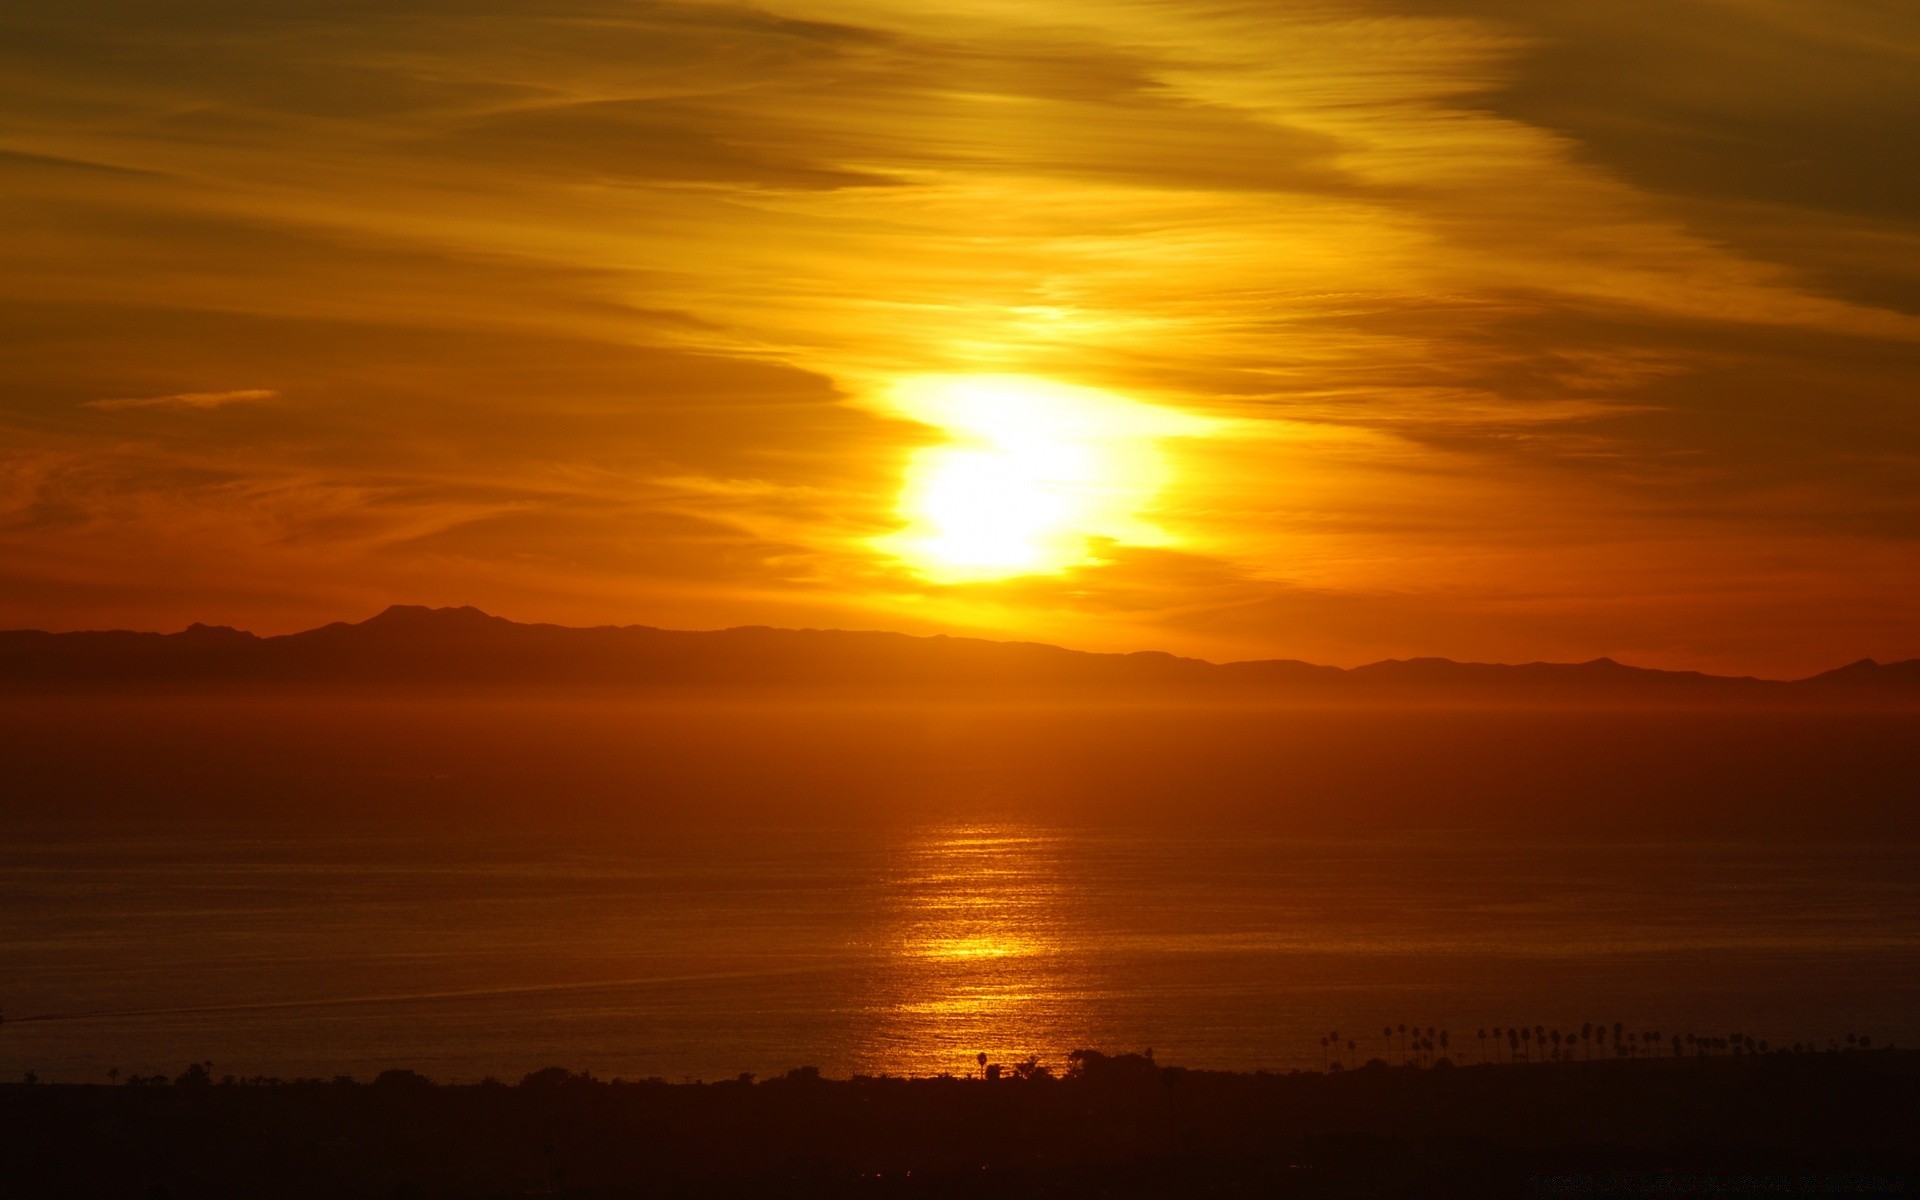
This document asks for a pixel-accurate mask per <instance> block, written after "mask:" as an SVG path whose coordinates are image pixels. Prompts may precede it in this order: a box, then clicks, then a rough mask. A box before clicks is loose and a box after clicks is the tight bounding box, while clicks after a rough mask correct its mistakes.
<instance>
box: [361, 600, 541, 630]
mask: <svg viewBox="0 0 1920 1200" xmlns="http://www.w3.org/2000/svg"><path fill="white" fill-rule="evenodd" d="M504 619H505V618H502V617H496V616H494V615H493V614H491V613H487V612H482V611H481V610H480V609H477V608H475V607H474V606H473V605H471V604H462V605H461V606H459V607H458V608H429V607H427V606H426V605H424V604H389V605H388V606H387V607H385V608H384V609H381V610H380V611H379V612H378V613H376V614H374V615H373V616H371V617H368V618H367V619H366V620H364V621H362V622H360V624H361V625H362V626H367V625H372V626H374V627H376V628H378V627H383V626H396V625H408V626H421V625H429V624H431V625H436V626H447V625H455V624H460V625H479V624H482V623H490V622H494V621H503V620H504Z"/></svg>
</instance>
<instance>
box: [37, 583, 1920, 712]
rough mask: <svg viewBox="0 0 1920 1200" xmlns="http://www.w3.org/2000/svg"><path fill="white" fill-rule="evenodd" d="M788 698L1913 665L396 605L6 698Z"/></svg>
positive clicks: (1882, 688)
mask: <svg viewBox="0 0 1920 1200" xmlns="http://www.w3.org/2000/svg"><path fill="white" fill-rule="evenodd" d="M236 685H237V686H276V687H277V686H356V687H380V688H388V687H409V686H413V687H423V686H424V687H484V688H498V687H516V686H518V687H526V686H532V687H546V686H581V685H590V686H616V687H642V688H644V687H656V688H657V687H671V688H756V687H759V688H778V689H806V690H819V689H826V690H854V691H871V690H881V691H888V690H901V689H910V690H913V691H915V692H932V693H934V694H936V695H941V694H952V695H955V696H980V695H992V696H1001V697H1012V698H1019V697H1027V696H1042V695H1044V696H1049V697H1057V696H1062V695H1070V696H1079V697H1085V698H1099V699H1105V698H1115V699H1139V698H1153V697H1178V698H1185V699H1195V700H1206V699H1221V700H1265V699H1271V700H1277V701H1303V702H1308V701H1310V702H1334V703H1340V702H1376V701H1389V702H1394V701H1407V702H1447V701H1452V700H1460V701H1466V702H1501V701H1512V702H1518V703H1539V702H1546V703H1586V702H1592V703H1604V704H1615V703H1634V704H1639V703H1646V704H1666V703H1673V704H1686V705H1698V704H1706V705H1714V704H1722V703H1726V704H1735V705H1746V704H1760V705H1775V704H1779V705H1788V706H1801V705H1808V706H1827V705H1834V704H1838V705H1842V706H1852V705H1864V706H1872V707H1885V706H1891V707H1908V706H1910V705H1920V659H1914V660H1908V661H1905V662H1897V663H1890V664H1882V663H1876V662H1874V661H1872V660H1871V659H1863V660H1861V661H1859V662H1856V663H1852V664H1850V665H1848V666H1844V667H1840V668H1838V669H1836V670H1832V671H1827V672H1825V673H1823V674H1820V675H1815V676H1812V677H1810V678H1806V679H1797V680H1770V679H1757V678H1752V677H1731V676H1720V675H1706V674H1701V673H1699V672H1694V671H1661V670H1652V669H1648V668H1642V667H1630V666H1625V665H1623V664H1621V663H1617V662H1615V661H1613V660H1612V659H1608V658H1600V659H1595V660H1593V661H1591V662H1583V663H1544V662H1535V663H1525V664H1499V663H1462V662H1454V661H1451V660H1449V659H1443V658H1414V659H1390V660H1387V661H1384V662H1377V663H1370V664H1368V665H1366V666H1361V667H1354V668H1351V669H1345V668H1340V667H1330V666H1320V665H1316V664H1313V663H1307V662H1299V661H1294V660H1284V659H1272V660H1261V661H1251V662H1232V663H1212V662H1206V661H1203V660H1200V659H1194V658H1181V657H1177V656H1175V655H1172V654H1166V653H1161V652H1157V651H1141V652H1137V653H1132V654H1096V653H1087V652H1083V651H1076V650H1067V649H1063V648H1061V647H1058V646H1049V645H1043V644H1039V643H1034V642H997V641H989V640H985V639H979V638H963V637H948V636H932V637H920V636H912V635H908V634H902V633H883V632H855V631H845V630H820V629H771V628H766V627H762V626H748V627H742V628H736V629H724V630H714V631H704V632H694V631H685V630H672V629H655V628H651V627H648V626H642V625H629V626H597V627H593V628H572V627H567V626H560V625H529V624H520V623H518V622H514V621H509V620H506V619H504V618H502V617H496V616H491V615H489V614H487V613H484V612H481V611H480V610H479V609H476V608H471V607H462V608H424V607H420V606H415V605H394V606H393V607H391V608H388V609H387V610H386V611H384V612H382V613H380V614H379V615H378V616H375V617H372V618H370V619H368V620H365V621H361V622H358V623H348V622H335V623H333V624H330V625H324V626H321V627H320V628H318V629H309V630H306V631H304V632H301V633H293V634H286V635H282V636H275V637H259V636H256V635H254V634H252V633H247V632H244V631H242V630H237V629H232V628H228V627H225V626H209V625H199V624H196V625H193V626H191V627H190V628H188V629H186V630H184V631H182V632H180V633H172V634H161V633H138V632H129V631H124V630H115V631H105V632H85V633H47V632H43V631H40V630H11V631H0V687H4V688H7V689H8V690H14V691H19V690H23V689H25V690H43V689H56V690H71V689H98V688H118V687H129V686H132V687H152V686H170V687H180V686H191V687H204V686H236Z"/></svg>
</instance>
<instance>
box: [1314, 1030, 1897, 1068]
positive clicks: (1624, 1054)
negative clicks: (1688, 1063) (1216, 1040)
mask: <svg viewBox="0 0 1920 1200" xmlns="http://www.w3.org/2000/svg"><path fill="white" fill-rule="evenodd" d="M1473 1038H1474V1046H1475V1047H1476V1049H1475V1050H1474V1052H1473V1054H1474V1057H1473V1058H1472V1060H1471V1061H1473V1062H1478V1063H1515V1064H1518V1063H1547V1062H1556V1063H1557V1062H1591V1061H1593V1060H1594V1059H1605V1058H1666V1057H1671V1058H1689V1057H1693V1058H1704V1057H1707V1056H1708V1055H1715V1054H1726V1055H1743V1054H1814V1053H1820V1052H1823V1051H1824V1052H1831V1053H1837V1052H1840V1051H1843V1050H1871V1049H1874V1048H1875V1043H1874V1041H1873V1039H1872V1037H1870V1036H1869V1035H1867V1034H1864V1033H1848V1034H1846V1035H1844V1042H1843V1040H1842V1038H1841V1037H1838V1036H1835V1037H1828V1038H1826V1039H1825V1040H1824V1041H1822V1040H1820V1039H1807V1040H1803V1041H1796V1042H1791V1043H1781V1044H1779V1045H1775V1044H1774V1043H1773V1042H1771V1041H1769V1040H1768V1039H1766V1038H1755V1037H1753V1036H1752V1035H1751V1034H1746V1033H1741V1032H1740V1031H1738V1030H1735V1031H1733V1032H1730V1033H1726V1034H1701V1033H1694V1032H1693V1031H1691V1030H1689V1031H1688V1032H1686V1033H1673V1034H1669V1033H1666V1032H1663V1031H1662V1030H1658V1029H1638V1030H1636V1029H1629V1028H1627V1026H1626V1023H1625V1022H1623V1021H1615V1022H1613V1023H1612V1024H1610V1025H1609V1024H1608V1023H1606V1022H1604V1021H1583V1022H1581V1024H1580V1027H1579V1028H1578V1029H1574V1028H1567V1029H1564V1030H1563V1029H1561V1028H1559V1027H1558V1026H1554V1027H1548V1026H1546V1025H1491V1026H1481V1027H1479V1028H1477V1029H1475V1030H1474V1033H1473ZM1379 1045H1380V1051H1381V1052H1380V1053H1379V1054H1377V1055H1375V1056H1373V1058H1372V1059H1371V1061H1372V1062H1378V1063H1381V1064H1383V1065H1386V1066H1395V1065H1398V1066H1406V1067H1435V1066H1439V1065H1441V1064H1443V1063H1444V1064H1445V1065H1447V1066H1460V1065H1463V1064H1462V1063H1460V1062H1457V1061H1455V1059H1454V1056H1453V1055H1454V1038H1453V1033H1452V1031H1451V1030H1448V1029H1440V1028H1436V1027H1434V1026H1431V1025H1429V1026H1426V1027H1424V1028H1422V1027H1421V1026H1419V1025H1385V1026H1382V1027H1381V1029H1380V1042H1379ZM1879 1048H1881V1049H1887V1050H1891V1049H1894V1046H1893V1044H1892V1043H1890V1042H1888V1043H1882V1044H1881V1045H1880V1047H1879ZM1360 1053H1361V1046H1360V1043H1359V1041H1358V1039H1354V1038H1347V1039H1345V1040H1343V1039H1342V1038H1341V1036H1340V1031H1339V1030H1337V1029H1330V1030H1328V1031H1327V1032H1326V1033H1324V1034H1322V1035H1320V1056H1321V1066H1322V1068H1323V1069H1325V1070H1329V1071H1341V1070H1347V1069H1349V1068H1350V1067H1353V1066H1359V1065H1361V1064H1360V1061H1359V1056H1360Z"/></svg>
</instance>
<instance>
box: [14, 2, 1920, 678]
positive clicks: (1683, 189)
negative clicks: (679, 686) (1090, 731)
mask: <svg viewBox="0 0 1920 1200" xmlns="http://www.w3.org/2000/svg"><path fill="white" fill-rule="evenodd" d="M1916 126H1920V8H1916V7H1915V6H1913V5H1910V4H1905V3H1894V2H1889V0H1834V2H1832V3H1826V4H1822V5H1819V6H1809V5H1807V4H1804V3H1796V2H1793V0H1669V2H1666V3H1658V4H1656V3H1652V2H1651V0H1636V2H1633V3H1627V2H1624V0H1566V2H1564V3H1555V4H1550V5H1549V4H1538V3H1528V2H1522V0H1400V2H1382V3H1362V2H1359V0H1300V2H1298V3H1284V2H1274V0H1260V2H1257V3H1256V2H1252V0H1082V2H1078V3H1047V2H1046V0H1023V2H1020V3H1015V2H1013V0H929V2H927V3H916V4H911V5H906V4H897V3H881V2H880V0H792V2H770V3H763V4H759V5H754V6H747V5H733V4H703V3H648V2H643V0H560V2H558V3H549V2H545V0H542V2H539V3H535V2H534V0H381V2H379V3H371V2H353V0H325V2H323V0H248V2H246V3H241V2H239V0H178V2H175V3H168V4H153V3H150V2H144V0H62V2H60V3H57V4H56V3H53V2H52V0H23V2H22V3H16V4H12V5H9V6H7V7H6V9H5V10H4V11H3V12H0V208H3V211H4V215H5V221H4V223H0V625H4V626H39V627H44V628H61V629H72V628H98V627H103V626H127V627H137V628H160V629H171V628H178V627H180V626H182V625H184V624H186V623H187V622H189V621H194V620H205V621H211V622H220V623H229V624H235V625H240V626H243V627H247V628H252V629H255V630H258V631H261V632H275V631H285V630H290V629H295V628H300V627H305V626H309V625H313V624H318V623H321V622H323V621H327V620H333V619H339V618H354V619H357V618H359V617H362V616H365V615H368V614H370V613H372V612H373V611H376V610H377V609H379V608H381V607H383V606H384V605H386V604H388V603H390V602H412V603H428V604H476V605H479V606H481V607H483V608H486V609H488V610H490V611H494V612H498V613H500V614H502V615H505V616H510V617H514V618H516V619H522V620H554V621H562V622H568V623H602V622H618V623H628V622H639V623H647V624H661V625H672V626H681V627H696V628H706V627H715V626H724V625H732V624H742V623H765V624H777V625H833V626H845V627H861V628H897V629H907V630H913V631H930V630H955V631H962V630H964V631H970V632H981V633H986V634H988V635H991V636H1015V637H1021V638H1033V639H1038V640H1046V641H1054V642H1059V643H1063V644H1068V645H1074V646H1083V647H1090V648H1129V649H1130V648H1141V647H1155V648H1165V649H1171V650H1176V651H1183V652H1188V653H1195V654H1201V655H1204V656H1207V657H1213V658H1244V657H1268V656H1280V657H1299V658H1307V659H1312V660H1316V661H1322V662H1334V663H1341V664H1351V663H1356V662H1362V661H1368V660H1371V659H1377V658H1382V657H1388V656H1403V655H1411V654H1442V655H1447V656H1450V657H1455V658H1478V659H1498V660H1509V661H1513V660H1527V659H1538V658H1548V659H1583V658H1590V657H1594V656H1597V655H1601V654H1610V655H1613V656H1615V657H1618V658H1621V659H1624V660H1628V661H1632V662H1637V663H1644V664H1647V665H1661V666H1687V667H1701V668H1706V669H1713V670H1723V671H1733V672H1755V673H1761V674H1798V673H1808V672H1811V671H1814V670H1818V669H1823V668H1825V667H1829V666H1833V665H1837V664H1838V663H1841V662H1845V661H1847V660H1850V659H1853V658H1857V657H1860V656H1862V655H1873V656H1876V657H1880V658H1883V659H1885V658H1900V657H1914V656H1920V619H1916V602H1915V599H1914V595H1915V592H1916V584H1920V149H1917V148H1916V147H1917V145H1920V141H1917V139H1916V138H1915V137H1914V136H1913V134H1914V129H1915V128H1916ZM982 378H985V379H988V380H995V379H997V380H1000V381H1002V385H1000V390H999V391H997V392H996V391H992V390H991V389H990V388H989V389H988V390H986V391H982V390H981V387H980V386H976V385H975V384H970V383H969V382H968V381H978V380H980V379H982ZM954 387H958V388H960V391H959V392H954V391H952V390H951V389H952V388H954ZM942 389H947V390H942ZM968 389H971V390H968ZM954 395H960V396H962V397H963V400H961V401H951V397H952V396H954ZM941 397H947V398H948V399H941ZM965 397H972V399H965ZM982 397H984V399H983V398H982ZM1076 398H1077V399H1076ZM950 401H951V402H950ZM956 405H957V407H956ZM969 406H971V407H969ZM1009 414H1011V415H1009ZM943 505H944V506H945V507H942V506H943ZM995 506H997V507H995ZM1056 509H1057V510H1058V511H1057V512H1056V511H1055V510H1056ZM929 513H931V514H932V515H929ZM1005 522H1013V523H1015V524H1016V525H1018V524H1019V523H1020V522H1026V523H1027V524H1028V525H1030V526H1031V528H1027V527H1025V526H1022V528H1021V529H1019V530H1014V531H1012V532H1008V531H1007V530H1006V529H1004V528H1003V527H1002V526H1003V524H1004V523H1005ZM1049 522H1050V523H1049ZM956 531H958V532H956ZM968 539H973V540H972V541H969V540H968ZM956 546H961V547H963V549H962V550H958V551H956V550H953V549H952V548H953V547H956ZM942 547H945V548H946V549H941V548H942ZM943 554H944V555H951V554H959V555H961V557H962V558H965V559H966V561H965V562H962V563H960V564H959V565H956V563H955V561H953V560H952V559H951V557H949V558H946V559H942V558H939V557H938V556H939V555H943ZM930 556H932V557H930ZM968 556H971V557H968ZM983 564H984V565H983Z"/></svg>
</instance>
